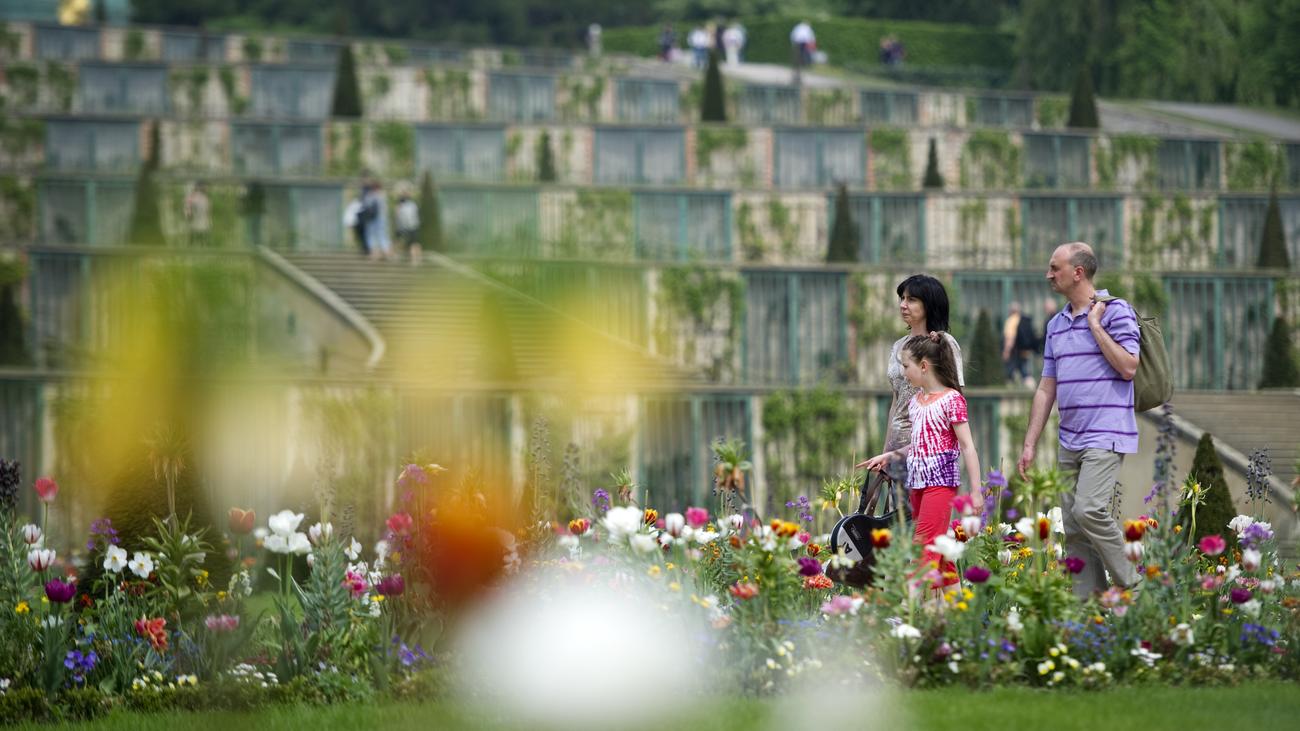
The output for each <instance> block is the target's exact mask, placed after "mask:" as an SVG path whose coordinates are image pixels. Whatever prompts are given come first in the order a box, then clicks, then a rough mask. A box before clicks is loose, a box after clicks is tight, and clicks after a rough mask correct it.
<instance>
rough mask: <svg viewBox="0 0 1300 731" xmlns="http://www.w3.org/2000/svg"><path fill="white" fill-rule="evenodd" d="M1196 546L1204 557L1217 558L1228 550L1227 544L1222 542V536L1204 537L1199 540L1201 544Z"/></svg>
mask: <svg viewBox="0 0 1300 731" xmlns="http://www.w3.org/2000/svg"><path fill="white" fill-rule="evenodd" d="M1198 545H1199V547H1200V549H1201V553H1203V554H1205V555H1206V556H1218V555H1219V554H1220V553H1223V552H1224V551H1225V550H1226V549H1227V548H1228V544H1227V542H1226V541H1224V540H1223V536H1220V535H1212V536H1206V537H1204V538H1202V539H1201V542H1200V544H1198Z"/></svg>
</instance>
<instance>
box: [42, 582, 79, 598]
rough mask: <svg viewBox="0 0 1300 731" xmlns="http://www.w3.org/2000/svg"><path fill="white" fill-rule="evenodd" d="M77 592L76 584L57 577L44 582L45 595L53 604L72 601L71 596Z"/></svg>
mask: <svg viewBox="0 0 1300 731" xmlns="http://www.w3.org/2000/svg"><path fill="white" fill-rule="evenodd" d="M76 594H77V585H76V584H73V583H70V582H67V581H60V580H59V579H50V580H49V581H47V582H45V596H47V597H49V599H50V601H52V602H54V603H55V604H67V603H68V602H70V601H72V597H74V596H76Z"/></svg>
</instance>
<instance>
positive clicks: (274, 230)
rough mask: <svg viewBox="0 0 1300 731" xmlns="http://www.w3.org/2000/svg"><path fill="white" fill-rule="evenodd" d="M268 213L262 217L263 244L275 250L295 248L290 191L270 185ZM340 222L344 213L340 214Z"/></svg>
mask: <svg viewBox="0 0 1300 731" xmlns="http://www.w3.org/2000/svg"><path fill="white" fill-rule="evenodd" d="M265 190H266V211H265V213H264V214H263V215H262V219H261V227H262V243H263V244H264V245H266V246H270V247H273V248H281V249H289V248H292V247H293V239H294V236H293V206H292V203H291V201H290V189H289V188H288V187H287V186H283V185H268V186H266V188H265ZM339 217H340V221H341V220H342V213H340V214H339Z"/></svg>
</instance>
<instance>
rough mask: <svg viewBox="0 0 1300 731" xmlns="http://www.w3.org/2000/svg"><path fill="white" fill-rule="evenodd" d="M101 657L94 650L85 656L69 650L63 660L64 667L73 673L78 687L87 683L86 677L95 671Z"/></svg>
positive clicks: (77, 651) (73, 678)
mask: <svg viewBox="0 0 1300 731" xmlns="http://www.w3.org/2000/svg"><path fill="white" fill-rule="evenodd" d="M97 662H99V656H98V655H96V654H95V651H94V650H91V651H90V652H87V653H85V654H83V653H82V652H81V651H80V650H68V654H67V655H66V656H64V658H63V667H65V668H67V669H68V670H71V671H72V681H73V682H74V683H76V684H77V685H81V684H82V683H84V682H86V675H87V674H88V673H89V672H90V671H92V670H94V669H95V663H97Z"/></svg>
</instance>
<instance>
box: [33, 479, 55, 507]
mask: <svg viewBox="0 0 1300 731" xmlns="http://www.w3.org/2000/svg"><path fill="white" fill-rule="evenodd" d="M35 487H36V496H37V497H39V498H40V499H41V502H43V503H52V502H54V496H55V495H58V494H59V483H57V482H55V481H54V480H52V479H50V478H49V477H42V478H40V479H38V480H36V485H35Z"/></svg>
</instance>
